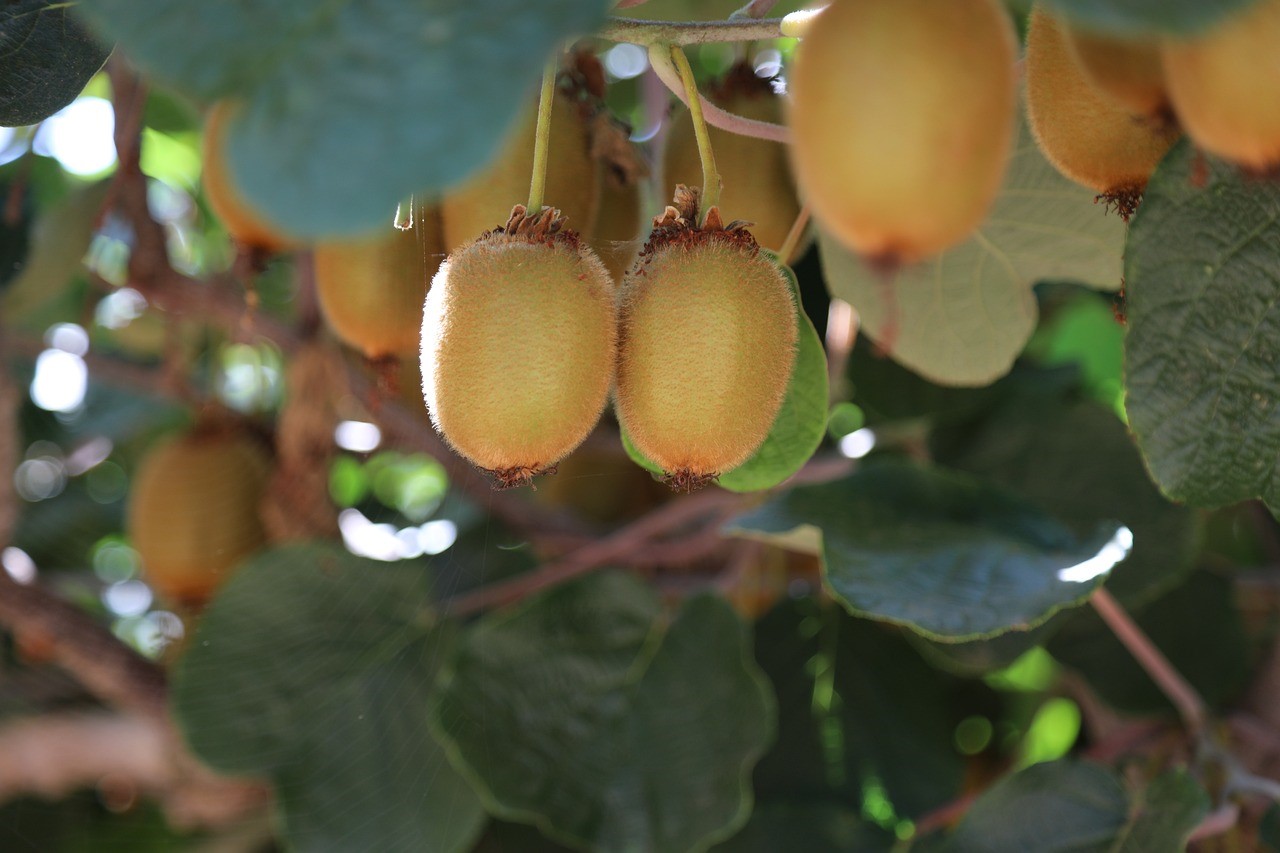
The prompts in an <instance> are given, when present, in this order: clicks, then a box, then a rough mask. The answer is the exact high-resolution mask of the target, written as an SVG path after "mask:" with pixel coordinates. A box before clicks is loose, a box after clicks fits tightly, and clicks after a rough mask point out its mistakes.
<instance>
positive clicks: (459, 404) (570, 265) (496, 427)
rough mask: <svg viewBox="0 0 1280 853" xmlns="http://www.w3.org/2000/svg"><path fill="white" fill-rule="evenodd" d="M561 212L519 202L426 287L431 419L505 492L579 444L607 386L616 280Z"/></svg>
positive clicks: (425, 366) (425, 374) (425, 376)
mask: <svg viewBox="0 0 1280 853" xmlns="http://www.w3.org/2000/svg"><path fill="white" fill-rule="evenodd" d="M557 214H558V211H555V210H553V209H550V208H545V209H544V210H543V211H542V212H540V213H538V214H532V215H526V212H525V209H524V207H523V206H517V207H515V208H514V209H513V210H512V212H511V216H510V219H509V220H508V222H507V224H506V226H504V227H503V228H501V229H498V230H495V231H490V232H486V233H484V234H483V235H482V236H481V237H480V238H479V239H477V240H474V241H473V242H471V243H470V244H468V245H466V246H464V247H463V248H461V249H458V250H457V251H455V252H453V253H452V254H450V256H449V257H448V258H447V259H446V260H445V262H444V263H443V264H441V265H440V269H439V271H438V272H437V273H436V276H435V278H434V279H433V280H432V282H431V288H430V290H428V291H427V300H426V309H425V311H424V316H423V320H422V385H423V396H424V397H425V398H426V402H427V411H428V412H429V413H430V415H431V422H432V423H433V424H435V427H436V429H437V430H439V431H440V434H441V435H443V436H444V438H445V440H446V441H448V443H449V444H450V445H451V446H452V447H453V448H454V450H456V451H457V452H458V453H460V454H461V455H462V456H464V457H466V458H467V459H469V460H471V461H472V462H473V463H474V464H476V465H477V466H479V467H480V468H482V469H485V470H487V471H489V472H490V473H491V474H492V475H493V476H494V478H495V479H496V480H497V482H498V485H499V486H501V487H507V486H515V485H520V484H522V483H527V482H528V481H529V480H530V479H531V478H532V477H534V476H535V475H537V474H541V473H544V472H546V471H547V470H548V469H550V468H551V467H552V466H554V465H555V463H556V462H558V461H559V460H560V459H562V458H563V457H565V456H566V455H568V453H569V452H570V451H571V450H573V449H574V448H575V447H577V446H578V445H579V444H581V443H582V440H583V439H585V438H586V437H587V434H588V433H590V432H591V430H592V429H593V428H594V427H595V425H596V422H597V421H598V420H599V419H600V413H601V412H602V411H603V410H604V406H605V402H606V401H607V399H608V396H609V386H610V384H611V382H612V381H613V370H614V358H615V350H616V342H617V322H616V307H615V287H614V283H613V280H612V279H611V278H610V277H609V273H608V271H607V270H606V269H605V268H604V265H603V264H602V263H601V262H600V259H599V258H597V257H596V256H595V253H594V252H592V251H591V250H590V249H589V248H587V246H586V245H585V244H584V243H583V242H582V240H581V238H579V237H578V235H577V234H576V233H574V232H573V231H570V230H568V229H567V228H564V227H563V224H564V221H563V219H561V218H560V217H558V215H557Z"/></svg>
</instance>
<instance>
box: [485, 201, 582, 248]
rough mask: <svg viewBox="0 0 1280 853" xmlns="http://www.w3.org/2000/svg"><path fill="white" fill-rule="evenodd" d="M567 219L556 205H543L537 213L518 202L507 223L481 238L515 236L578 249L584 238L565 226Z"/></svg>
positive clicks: (535, 241)
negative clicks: (531, 211)
mask: <svg viewBox="0 0 1280 853" xmlns="http://www.w3.org/2000/svg"><path fill="white" fill-rule="evenodd" d="M566 221H567V219H566V217H564V216H562V215H561V214H560V211H558V210H556V209H555V208H554V207H543V208H542V210H540V211H538V212H537V213H530V212H529V209H528V208H527V207H525V206H524V205H523V204H517V205H516V206H515V207H513V208H511V215H510V216H509V217H507V224H506V225H503V226H501V227H500V228H495V229H493V230H492V231H487V232H485V233H484V234H482V235H481V237H480V239H481V240H501V239H503V238H513V237H514V238H518V239H522V240H524V241H526V242H529V243H542V244H544V245H547V246H554V245H556V244H557V243H559V244H562V245H566V246H569V247H570V248H572V249H575V250H576V249H578V248H579V247H580V246H581V245H582V240H581V239H580V238H579V237H578V232H577V231H574V230H573V229H572V228H566V227H565V222H566Z"/></svg>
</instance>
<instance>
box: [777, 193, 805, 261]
mask: <svg viewBox="0 0 1280 853" xmlns="http://www.w3.org/2000/svg"><path fill="white" fill-rule="evenodd" d="M808 227H809V204H808V203H807V202H806V203H805V205H804V206H803V207H801V208H800V212H799V213H798V214H796V221H795V222H792V223H791V230H790V231H788V232H787V236H786V239H784V240H783V241H782V245H781V246H779V247H778V259H779V260H781V261H782V262H783V263H784V264H786V265H787V266H791V265H792V264H793V263H795V261H796V259H795V257H794V256H795V253H796V249H797V248H799V246H800V240H801V239H802V238H803V237H804V232H805V229H806V228H808Z"/></svg>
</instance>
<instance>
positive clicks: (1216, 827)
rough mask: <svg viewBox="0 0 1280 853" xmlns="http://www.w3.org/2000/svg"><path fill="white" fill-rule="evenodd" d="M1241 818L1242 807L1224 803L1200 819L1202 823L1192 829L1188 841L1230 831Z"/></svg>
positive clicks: (1199, 839) (1200, 839)
mask: <svg viewBox="0 0 1280 853" xmlns="http://www.w3.org/2000/svg"><path fill="white" fill-rule="evenodd" d="M1239 820H1240V807H1239V806H1237V805H1236V804H1235V803H1224V804H1223V805H1221V806H1219V807H1218V808H1217V809H1215V810H1214V811H1212V812H1210V813H1209V814H1208V815H1206V816H1205V819H1204V820H1202V821H1200V825H1199V826H1197V827H1196V828H1195V829H1193V830H1191V834H1190V835H1189V836H1187V841H1188V842H1192V841H1202V840H1203V839H1205V838H1212V837H1213V836H1215V835H1221V834H1222V833H1224V832H1227V831H1229V830H1230V829H1231V828H1232V827H1234V826H1235V825H1236V823H1237V822H1238V821H1239Z"/></svg>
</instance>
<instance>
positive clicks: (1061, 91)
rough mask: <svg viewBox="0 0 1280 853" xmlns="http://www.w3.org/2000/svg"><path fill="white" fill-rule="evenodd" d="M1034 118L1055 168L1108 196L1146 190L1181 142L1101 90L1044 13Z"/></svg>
mask: <svg viewBox="0 0 1280 853" xmlns="http://www.w3.org/2000/svg"><path fill="white" fill-rule="evenodd" d="M1027 113H1028V117H1029V118H1030V120H1031V129H1032V131H1033V132H1034V134H1035V137H1036V141H1037V142H1038V143H1039V144H1040V150H1041V151H1042V152H1043V153H1044V156H1045V157H1046V158H1047V159H1048V160H1049V162H1050V163H1052V164H1053V165H1054V168H1056V169H1057V170H1058V171H1059V172H1061V173H1062V174H1063V175H1065V176H1066V177H1068V178H1070V179H1071V180H1073V181H1075V182H1076V183H1079V184H1083V185H1084V186H1086V187H1088V188H1090V189H1092V190H1094V191H1095V192H1098V193H1101V194H1103V195H1104V196H1107V197H1112V196H1115V197H1122V196H1124V195H1125V194H1132V193H1133V192H1134V191H1141V189H1142V188H1144V187H1145V186H1146V185H1147V179H1148V178H1150V177H1151V173H1152V172H1153V171H1155V168H1156V165H1157V164H1159V162H1160V160H1161V158H1163V157H1164V155H1165V153H1166V152H1167V151H1168V150H1169V147H1170V146H1171V145H1173V143H1174V142H1176V141H1177V139H1178V136H1179V133H1178V131H1177V130H1176V129H1173V128H1168V127H1159V126H1156V125H1153V124H1152V123H1151V122H1148V121H1144V120H1143V119H1142V118H1140V117H1138V116H1135V115H1133V114H1132V113H1130V112H1129V111H1127V110H1126V109H1124V108H1123V107H1121V106H1119V105H1118V104H1117V103H1116V102H1115V101H1113V100H1112V99H1111V98H1109V97H1107V96H1106V95H1104V94H1102V93H1101V92H1100V91H1099V90H1098V89H1096V88H1095V87H1094V85H1093V84H1092V83H1091V82H1090V81H1089V78H1088V77H1086V76H1085V73H1084V70H1083V69H1082V68H1081V67H1080V64H1079V63H1078V62H1077V61H1076V58H1075V55H1074V54H1073V53H1072V51H1071V48H1070V45H1069V44H1068V43H1067V38H1066V34H1065V32H1064V30H1063V28H1062V25H1061V24H1060V23H1059V22H1058V21H1057V20H1056V19H1055V18H1053V17H1052V16H1051V15H1050V14H1049V13H1048V12H1046V11H1045V10H1044V8H1043V7H1039V6H1038V7H1036V8H1035V10H1033V11H1032V13H1031V23H1030V28H1029V29H1028V32H1027Z"/></svg>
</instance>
